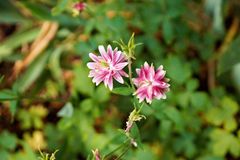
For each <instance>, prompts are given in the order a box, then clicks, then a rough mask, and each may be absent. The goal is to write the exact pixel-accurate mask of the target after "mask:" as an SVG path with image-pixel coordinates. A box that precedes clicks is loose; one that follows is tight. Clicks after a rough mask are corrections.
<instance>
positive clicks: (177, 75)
mask: <svg viewBox="0 0 240 160" xmlns="http://www.w3.org/2000/svg"><path fill="white" fill-rule="evenodd" d="M166 63H167V64H166V67H165V68H166V70H167V74H168V75H169V78H170V79H171V81H172V82H176V83H178V84H183V83H184V82H186V81H187V79H188V78H189V77H190V76H191V70H190V66H189V65H188V64H186V63H185V62H184V61H183V60H181V59H180V58H179V57H176V56H174V57H169V58H168V59H167V62H166Z"/></svg>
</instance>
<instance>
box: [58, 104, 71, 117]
mask: <svg viewBox="0 0 240 160" xmlns="http://www.w3.org/2000/svg"><path fill="white" fill-rule="evenodd" d="M72 115H73V106H72V103H71V102H67V103H66V104H65V105H64V106H63V108H62V109H61V110H60V111H59V112H58V113H57V116H58V117H72Z"/></svg>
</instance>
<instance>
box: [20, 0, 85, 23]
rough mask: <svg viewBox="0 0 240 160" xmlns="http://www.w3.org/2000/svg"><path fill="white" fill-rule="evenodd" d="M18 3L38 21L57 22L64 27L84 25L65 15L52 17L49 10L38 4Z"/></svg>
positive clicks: (81, 20) (81, 21) (80, 21)
mask: <svg viewBox="0 0 240 160" xmlns="http://www.w3.org/2000/svg"><path fill="white" fill-rule="evenodd" d="M20 3H21V4H22V5H23V6H25V7H26V8H27V9H28V10H29V11H30V12H31V13H32V15H33V16H34V17H36V18H38V19H40V20H48V21H57V22H59V23H60V24H61V25H65V26H79V25H83V24H84V20H83V19H76V18H73V17H71V16H68V15H65V14H61V15H56V16H52V14H51V12H50V9H49V8H48V7H46V6H43V5H41V4H39V3H37V4H36V3H33V2H29V1H21V2H20Z"/></svg>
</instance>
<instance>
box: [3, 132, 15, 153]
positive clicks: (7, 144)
mask: <svg viewBox="0 0 240 160" xmlns="http://www.w3.org/2000/svg"><path fill="white" fill-rule="evenodd" d="M16 145H17V138H16V136H15V135H13V134H11V133H9V132H7V131H4V132H2V133H1V136H0V146H1V147H2V148H5V149H9V150H13V149H14V148H15V147H16Z"/></svg>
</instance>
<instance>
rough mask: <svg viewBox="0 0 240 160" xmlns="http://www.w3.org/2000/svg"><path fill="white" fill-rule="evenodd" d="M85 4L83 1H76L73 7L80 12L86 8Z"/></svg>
mask: <svg viewBox="0 0 240 160" xmlns="http://www.w3.org/2000/svg"><path fill="white" fill-rule="evenodd" d="M86 6H87V4H86V3H84V2H77V3H75V4H74V6H73V8H74V9H76V10H77V11H79V12H81V11H83V10H84V9H85V8H86Z"/></svg>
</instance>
